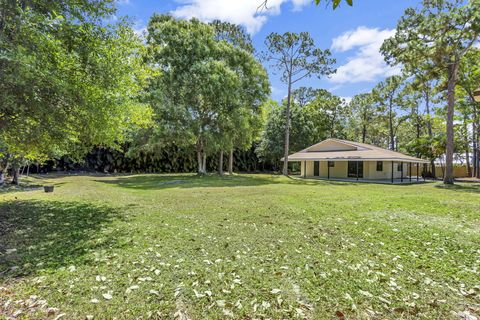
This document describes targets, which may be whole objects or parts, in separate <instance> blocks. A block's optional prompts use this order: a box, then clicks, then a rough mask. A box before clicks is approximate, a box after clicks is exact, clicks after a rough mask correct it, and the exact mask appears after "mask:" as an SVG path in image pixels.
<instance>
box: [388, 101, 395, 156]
mask: <svg viewBox="0 0 480 320" xmlns="http://www.w3.org/2000/svg"><path fill="white" fill-rule="evenodd" d="M392 104H393V101H392V99H391V98H390V102H389V107H388V126H389V131H390V150H395V134H394V132H393V110H392V109H393V106H392Z"/></svg>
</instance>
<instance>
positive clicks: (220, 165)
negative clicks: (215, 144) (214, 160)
mask: <svg viewBox="0 0 480 320" xmlns="http://www.w3.org/2000/svg"><path fill="white" fill-rule="evenodd" d="M218 174H219V175H221V176H223V151H220V155H219V157H218Z"/></svg>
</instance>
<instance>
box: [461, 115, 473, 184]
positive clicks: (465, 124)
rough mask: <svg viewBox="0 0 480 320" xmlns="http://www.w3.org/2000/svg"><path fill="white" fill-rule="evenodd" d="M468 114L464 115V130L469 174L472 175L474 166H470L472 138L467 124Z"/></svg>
mask: <svg viewBox="0 0 480 320" xmlns="http://www.w3.org/2000/svg"><path fill="white" fill-rule="evenodd" d="M467 120H468V119H467V115H466V114H464V115H463V130H464V133H465V137H464V138H465V157H466V161H467V175H468V176H469V177H470V176H471V175H472V167H471V166H470V140H469V139H468V125H467Z"/></svg>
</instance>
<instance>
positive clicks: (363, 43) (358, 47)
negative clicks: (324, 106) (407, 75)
mask: <svg viewBox="0 0 480 320" xmlns="http://www.w3.org/2000/svg"><path fill="white" fill-rule="evenodd" d="M394 34H395V30H390V29H385V30H379V29H377V28H374V29H371V28H367V27H358V28H357V29H355V30H350V31H347V32H345V33H343V34H341V35H340V36H338V37H337V38H334V39H333V41H332V50H333V51H337V52H346V51H352V50H355V54H354V55H352V56H350V57H349V58H348V59H347V63H345V64H344V65H342V66H340V67H338V68H337V73H336V74H334V75H332V76H331V77H330V81H332V82H334V83H356V82H364V81H374V80H377V79H378V78H382V77H389V76H392V75H395V74H399V73H400V67H390V66H388V65H387V64H386V63H385V61H384V59H383V56H382V54H381V53H380V46H381V45H382V43H383V41H384V40H385V39H386V38H389V37H392V36H393V35H394Z"/></svg>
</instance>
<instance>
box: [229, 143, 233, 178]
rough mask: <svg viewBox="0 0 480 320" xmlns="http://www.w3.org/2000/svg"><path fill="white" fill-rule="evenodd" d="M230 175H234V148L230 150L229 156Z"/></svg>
mask: <svg viewBox="0 0 480 320" xmlns="http://www.w3.org/2000/svg"><path fill="white" fill-rule="evenodd" d="M228 174H229V175H232V174H233V148H232V149H230V154H229V155H228Z"/></svg>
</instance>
